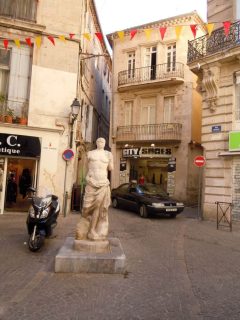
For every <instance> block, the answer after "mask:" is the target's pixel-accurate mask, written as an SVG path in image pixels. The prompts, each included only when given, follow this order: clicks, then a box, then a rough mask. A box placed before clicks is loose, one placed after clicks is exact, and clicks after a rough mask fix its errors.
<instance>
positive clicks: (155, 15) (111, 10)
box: [95, 0, 207, 35]
mask: <svg viewBox="0 0 240 320" xmlns="http://www.w3.org/2000/svg"><path fill="white" fill-rule="evenodd" d="M95 3H96V6H97V12H98V17H99V20H100V24H101V27H102V31H103V34H104V35H106V34H108V33H112V32H115V31H121V30H124V29H127V28H131V27H134V26H138V25H142V24H145V23H148V22H153V21H158V20H161V19H165V18H168V17H173V16H176V15H180V14H184V13H189V12H192V11H194V10H196V11H197V12H198V14H199V15H200V17H201V18H202V19H203V20H204V21H206V20H207V18H206V16H207V0H120V1H117V0H95Z"/></svg>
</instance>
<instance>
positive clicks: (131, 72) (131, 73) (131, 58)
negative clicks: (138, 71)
mask: <svg viewBox="0 0 240 320" xmlns="http://www.w3.org/2000/svg"><path fill="white" fill-rule="evenodd" d="M134 77H135V52H134V51H133V52H129V53H128V79H130V78H134Z"/></svg>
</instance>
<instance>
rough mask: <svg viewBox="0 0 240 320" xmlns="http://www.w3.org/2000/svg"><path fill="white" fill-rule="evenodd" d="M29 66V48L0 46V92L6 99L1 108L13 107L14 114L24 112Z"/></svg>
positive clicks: (17, 114) (20, 114)
mask: <svg viewBox="0 0 240 320" xmlns="http://www.w3.org/2000/svg"><path fill="white" fill-rule="evenodd" d="M31 66H32V63H31V48H29V47H25V46H21V48H16V47H10V48H9V49H8V50H6V49H5V48H0V94H1V96H3V97H4V98H5V101H6V102H5V105H4V106H2V108H3V107H4V108H5V109H6V108H10V109H13V110H14V115H15V116H22V115H23V112H25V113H26V103H27V102H28V99H29V84H30V75H31ZM2 111H6V110H2ZM24 116H26V115H24Z"/></svg>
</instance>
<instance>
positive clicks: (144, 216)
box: [139, 204, 148, 218]
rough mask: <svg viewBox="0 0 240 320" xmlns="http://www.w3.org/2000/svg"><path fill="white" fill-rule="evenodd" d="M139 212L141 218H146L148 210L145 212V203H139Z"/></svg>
mask: <svg viewBox="0 0 240 320" xmlns="http://www.w3.org/2000/svg"><path fill="white" fill-rule="evenodd" d="M139 214H140V217H141V218H147V217H148V212H147V207H146V206H145V204H141V205H140V207H139Z"/></svg>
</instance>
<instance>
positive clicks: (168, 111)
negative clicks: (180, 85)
mask: <svg viewBox="0 0 240 320" xmlns="http://www.w3.org/2000/svg"><path fill="white" fill-rule="evenodd" d="M173 110H174V97H164V104H163V122H164V123H172V122H173Z"/></svg>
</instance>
